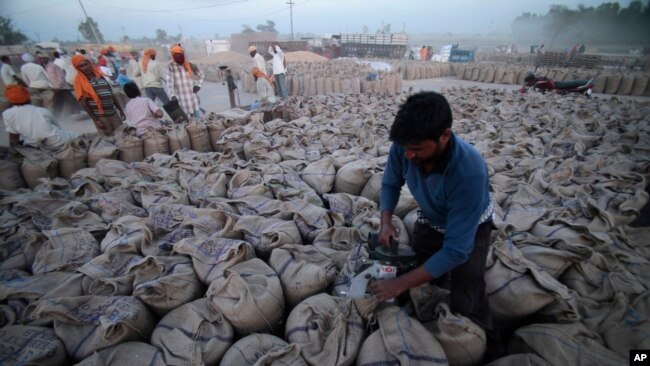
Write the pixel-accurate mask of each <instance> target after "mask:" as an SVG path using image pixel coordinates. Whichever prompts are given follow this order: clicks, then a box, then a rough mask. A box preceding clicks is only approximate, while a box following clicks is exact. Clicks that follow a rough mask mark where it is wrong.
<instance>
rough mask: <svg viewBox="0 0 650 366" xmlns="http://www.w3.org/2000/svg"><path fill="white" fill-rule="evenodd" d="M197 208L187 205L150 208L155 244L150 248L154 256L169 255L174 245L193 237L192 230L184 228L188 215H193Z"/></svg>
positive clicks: (165, 205)
mask: <svg viewBox="0 0 650 366" xmlns="http://www.w3.org/2000/svg"><path fill="white" fill-rule="evenodd" d="M194 210H196V208H194V207H192V206H187V205H175V204H161V205H159V204H155V205H151V207H150V208H149V217H150V219H151V224H150V226H151V229H152V232H153V235H154V244H153V245H152V246H151V248H150V252H153V254H156V255H157V254H163V253H168V252H169V251H171V250H172V249H173V245H174V243H176V242H177V241H179V240H181V239H185V238H189V237H191V236H193V230H192V229H191V228H186V227H183V225H182V224H183V221H184V220H185V219H186V218H187V216H188V215H193V212H194Z"/></svg>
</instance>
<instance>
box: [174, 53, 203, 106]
mask: <svg viewBox="0 0 650 366" xmlns="http://www.w3.org/2000/svg"><path fill="white" fill-rule="evenodd" d="M171 53H172V58H173V60H172V61H171V62H170V63H169V65H168V66H167V92H168V93H169V96H170V97H171V98H172V99H175V100H178V104H179V105H180V107H181V109H182V110H183V111H184V112H185V114H187V115H188V116H194V117H200V116H201V106H200V102H199V97H198V96H197V95H196V93H198V92H199V90H200V89H201V85H202V84H203V79H204V78H205V75H204V74H203V72H202V71H201V70H199V68H198V67H197V66H196V65H194V64H193V63H190V62H189V61H187V60H186V59H185V50H184V49H183V47H181V45H180V44H177V45H175V46H173V47H172V48H171Z"/></svg>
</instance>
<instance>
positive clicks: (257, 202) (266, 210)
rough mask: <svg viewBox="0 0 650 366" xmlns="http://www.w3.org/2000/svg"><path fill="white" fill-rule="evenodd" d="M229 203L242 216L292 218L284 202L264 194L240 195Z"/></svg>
mask: <svg viewBox="0 0 650 366" xmlns="http://www.w3.org/2000/svg"><path fill="white" fill-rule="evenodd" d="M229 203H230V204H231V205H232V206H234V207H235V208H236V209H237V212H238V213H239V214H240V215H242V216H263V217H273V218H276V219H282V220H291V219H292V218H293V214H292V213H291V212H288V211H287V209H286V205H285V203H284V202H282V201H279V200H275V199H271V198H268V197H264V196H247V197H241V198H238V199H234V200H230V201H229Z"/></svg>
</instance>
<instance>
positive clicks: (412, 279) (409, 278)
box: [397, 266, 434, 291]
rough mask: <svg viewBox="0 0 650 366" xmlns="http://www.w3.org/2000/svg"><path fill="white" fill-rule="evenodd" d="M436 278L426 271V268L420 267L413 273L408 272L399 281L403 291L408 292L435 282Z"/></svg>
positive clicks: (398, 278)
mask: <svg viewBox="0 0 650 366" xmlns="http://www.w3.org/2000/svg"><path fill="white" fill-rule="evenodd" d="M433 279H434V277H433V276H431V275H430V274H429V272H427V271H426V270H425V269H424V266H420V267H418V268H416V269H414V270H412V271H411V272H407V273H405V274H403V275H401V276H399V277H397V280H398V281H400V283H401V287H402V288H403V291H406V290H408V289H410V288H413V287H417V286H420V285H421V284H423V283H427V282H429V281H431V280H433Z"/></svg>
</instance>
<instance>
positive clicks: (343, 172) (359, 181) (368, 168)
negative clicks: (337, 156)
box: [334, 160, 376, 196]
mask: <svg viewBox="0 0 650 366" xmlns="http://www.w3.org/2000/svg"><path fill="white" fill-rule="evenodd" d="M375 169H376V167H375V166H374V165H373V164H372V163H370V162H369V161H367V160H358V161H353V162H351V163H348V164H345V165H344V166H342V167H341V168H340V169H339V170H338V171H337V172H336V180H335V182H334V192H336V193H349V194H351V195H354V196H359V195H360V194H361V191H363V187H365V185H366V183H367V182H368V180H369V179H370V177H372V175H373V174H374V173H375Z"/></svg>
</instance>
